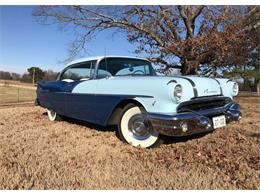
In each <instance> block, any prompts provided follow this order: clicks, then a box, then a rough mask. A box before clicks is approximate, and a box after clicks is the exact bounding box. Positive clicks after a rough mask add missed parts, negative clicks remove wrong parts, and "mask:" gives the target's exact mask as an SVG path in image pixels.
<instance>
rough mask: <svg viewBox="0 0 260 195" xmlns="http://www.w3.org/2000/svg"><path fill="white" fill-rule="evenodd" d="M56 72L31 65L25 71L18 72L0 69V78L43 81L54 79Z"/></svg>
mask: <svg viewBox="0 0 260 195" xmlns="http://www.w3.org/2000/svg"><path fill="white" fill-rule="evenodd" d="M57 75H58V72H54V71H52V70H41V69H40V68H39V67H31V68H28V69H27V73H24V74H18V73H13V72H8V71H1V70H0V79H3V80H13V81H21V82H25V83H33V78H34V82H38V81H41V80H44V81H52V80H56V78H57Z"/></svg>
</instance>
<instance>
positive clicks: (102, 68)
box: [97, 60, 112, 78]
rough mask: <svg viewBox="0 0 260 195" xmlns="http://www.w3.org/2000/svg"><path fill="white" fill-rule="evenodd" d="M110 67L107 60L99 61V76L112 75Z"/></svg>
mask: <svg viewBox="0 0 260 195" xmlns="http://www.w3.org/2000/svg"><path fill="white" fill-rule="evenodd" d="M109 67H110V65H108V64H107V63H106V62H105V60H102V61H101V62H100V63H99V66H98V70H97V76H98V77H99V78H102V77H106V76H111V75H112V74H111V72H109Z"/></svg>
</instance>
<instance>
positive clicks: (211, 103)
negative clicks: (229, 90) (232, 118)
mask: <svg viewBox="0 0 260 195" xmlns="http://www.w3.org/2000/svg"><path fill="white" fill-rule="evenodd" d="M231 101H232V100H231V99H230V98H228V97H206V98H205V97H203V98H196V99H192V100H190V101H187V102H182V103H180V104H179V106H178V107H177V112H178V113H181V112H186V111H191V110H192V111H201V110H207V109H214V108H219V107H223V106H225V105H226V104H228V103H229V102H231Z"/></svg>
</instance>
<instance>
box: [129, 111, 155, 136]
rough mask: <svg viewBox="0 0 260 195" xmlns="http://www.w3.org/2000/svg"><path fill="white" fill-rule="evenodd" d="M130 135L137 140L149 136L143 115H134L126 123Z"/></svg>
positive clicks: (148, 129)
mask: <svg viewBox="0 0 260 195" xmlns="http://www.w3.org/2000/svg"><path fill="white" fill-rule="evenodd" d="M128 129H129V132H130V134H131V135H132V136H133V137H134V138H135V139H138V140H144V139H147V138H148V137H150V136H151V133H150V128H149V125H148V122H147V121H146V120H145V117H144V115H143V114H137V115H134V116H133V117H132V118H131V119H130V120H129V122H128Z"/></svg>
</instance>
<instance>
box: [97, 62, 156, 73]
mask: <svg viewBox="0 0 260 195" xmlns="http://www.w3.org/2000/svg"><path fill="white" fill-rule="evenodd" d="M97 75H98V77H104V76H125V75H150V76H151V75H155V71H154V69H153V67H152V65H151V63H150V62H148V61H146V60H139V59H131V58H107V59H103V60H102V61H101V62H100V63H99V66H98V72H97Z"/></svg>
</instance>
